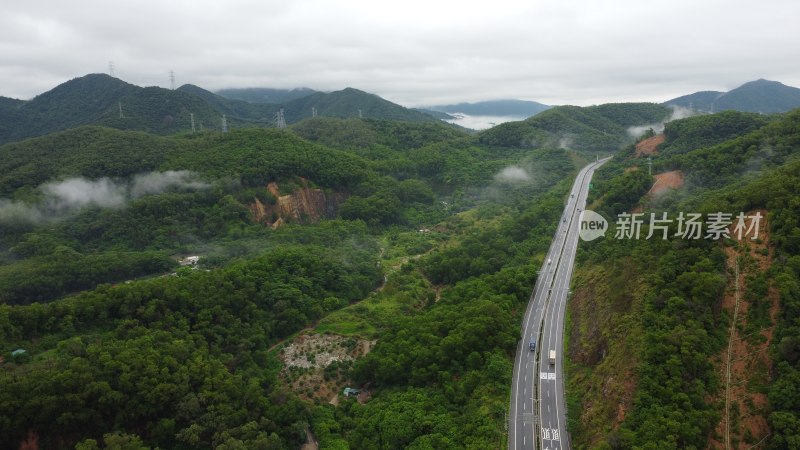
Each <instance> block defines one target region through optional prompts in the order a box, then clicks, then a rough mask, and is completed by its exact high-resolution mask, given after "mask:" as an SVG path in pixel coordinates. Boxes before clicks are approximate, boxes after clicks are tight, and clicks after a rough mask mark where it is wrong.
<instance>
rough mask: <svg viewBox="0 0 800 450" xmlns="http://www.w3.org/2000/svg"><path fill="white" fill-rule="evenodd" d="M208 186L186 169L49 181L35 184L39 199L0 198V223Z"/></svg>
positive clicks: (55, 216) (37, 219)
mask: <svg viewBox="0 0 800 450" xmlns="http://www.w3.org/2000/svg"><path fill="white" fill-rule="evenodd" d="M208 187H210V185H209V184H208V183H205V182H202V181H200V180H199V179H198V178H197V175H196V174H195V173H194V172H190V171H186V170H181V171H166V172H149V173H145V174H139V175H135V176H134V177H133V178H132V179H131V180H129V181H125V180H122V181H115V180H113V179H110V178H107V177H103V178H100V179H97V180H90V179H87V178H83V177H75V178H68V179H66V180H62V181H50V182H47V183H45V184H42V185H41V186H39V187H38V188H37V190H38V191H39V192H40V193H41V194H42V197H43V198H42V200H41V201H39V202H38V203H28V202H22V201H14V200H9V199H2V198H0V223H10V222H30V223H41V222H45V221H48V220H58V219H61V218H63V217H65V216H67V215H70V214H73V213H76V212H78V211H80V210H81V209H83V208H86V207H98V208H122V207H124V206H125V205H126V204H127V203H128V202H129V201H131V200H133V199H137V198H140V197H143V196H146V195H154V194H160V193H162V192H166V191H170V190H199V189H205V188H208Z"/></svg>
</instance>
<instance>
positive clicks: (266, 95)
mask: <svg viewBox="0 0 800 450" xmlns="http://www.w3.org/2000/svg"><path fill="white" fill-rule="evenodd" d="M316 92H317V91H315V90H314V89H309V88H305V87H302V88H295V89H271V88H243V89H220V90H218V91H217V92H216V94H217V95H220V96H222V97H225V98H228V99H231V100H241V101H245V102H249V103H274V104H277V103H284V102H288V101H292V100H296V99H298V98H301V97H306V96H309V95H311V94H314V93H316Z"/></svg>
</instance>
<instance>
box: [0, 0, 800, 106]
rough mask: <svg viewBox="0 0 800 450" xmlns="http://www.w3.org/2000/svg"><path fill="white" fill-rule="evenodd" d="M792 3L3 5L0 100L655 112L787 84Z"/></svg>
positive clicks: (792, 73) (795, 67) (196, 0)
mask: <svg viewBox="0 0 800 450" xmlns="http://www.w3.org/2000/svg"><path fill="white" fill-rule="evenodd" d="M798 19H800V1H797V0H763V1H754V0H748V1H741V0H725V1H722V0H720V1H717V0H669V1H664V0H651V1H647V0H607V1H597V0H527V1H512V0H490V1H480V2H475V1H471V0H452V1H451V0H403V1H392V2H389V1H381V0H364V1H361V0H346V1H336V0H328V1H326V0H284V1H274V0H230V1H222V0H218V1H215V2H209V1H205V0H192V1H171V0H158V1H154V0H153V1H151V0H136V1H133V0H130V1H119V0H70V1H64V0H22V1H14V0H5V1H3V4H2V13H0V95H1V96H6V97H12V98H20V99H30V98H32V97H34V96H35V95H37V94H40V93H42V92H45V91H47V90H49V89H52V88H53V87H55V86H57V85H58V84H60V83H63V82H65V81H67V80H69V79H72V78H75V77H79V76H83V75H86V74H88V73H98V72H101V73H109V62H113V68H114V75H115V76H117V77H118V78H121V79H123V80H125V81H127V82H129V83H133V84H136V85H139V86H153V85H156V86H162V87H169V86H170V76H169V73H170V70H172V71H174V74H175V82H176V84H177V85H181V84H184V83H191V84H195V85H198V86H201V87H203V88H206V89H209V90H216V89H220V88H226V87H276V88H292V87H301V86H304V87H310V88H313V89H318V90H325V91H331V90H338V89H342V88H345V87H348V86H351V87H355V88H358V89H362V90H365V91H368V92H372V93H375V94H378V95H380V96H382V97H384V98H386V99H389V100H391V101H394V102H397V103H400V104H402V105H405V106H424V105H433V104H444V103H455V102H461V101H470V102H472V101H479V100H488V99H500V98H520V99H526V100H536V101H540V102H543V103H547V104H576V105H590V104H599V103H606V102H619V101H665V100H668V99H670V98H673V97H676V96H678V95H683V94H687V93H691V92H695V91H699V90H728V89H731V88H734V87H736V86H738V85H740V84H742V83H744V82H746V81H751V80H754V79H758V78H766V79H771V80H776V81H781V82H783V83H785V84H788V85H792V86H800V63H798V61H800V25H798Z"/></svg>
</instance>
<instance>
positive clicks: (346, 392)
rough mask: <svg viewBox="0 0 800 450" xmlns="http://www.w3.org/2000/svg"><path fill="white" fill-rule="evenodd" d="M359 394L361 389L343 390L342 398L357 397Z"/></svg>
mask: <svg viewBox="0 0 800 450" xmlns="http://www.w3.org/2000/svg"><path fill="white" fill-rule="evenodd" d="M360 393H361V389H354V388H349V387H348V388H344V396H345V397H358V394H360Z"/></svg>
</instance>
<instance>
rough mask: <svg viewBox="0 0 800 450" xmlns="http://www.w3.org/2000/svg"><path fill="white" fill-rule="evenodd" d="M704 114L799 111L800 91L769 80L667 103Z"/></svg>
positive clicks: (679, 98) (667, 103)
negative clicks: (734, 111) (729, 111)
mask: <svg viewBox="0 0 800 450" xmlns="http://www.w3.org/2000/svg"><path fill="white" fill-rule="evenodd" d="M664 104H665V105H676V106H682V107H684V108H691V109H694V110H697V111H702V112H718V111H725V110H736V111H743V112H753V113H761V114H771V113H780V112H786V111H789V110H791V109H794V108H800V89H798V88H796V87H792V86H786V85H785V84H783V83H779V82H777V81H769V80H763V79H761V80H756V81H750V82H748V83H745V84H743V85H741V86H739V87H737V88H735V89H732V90H730V91H728V92H718V91H702V92H695V93H694V94H689V95H684V96H682V97H678V98H674V99H672V100H668V101H666V102H664Z"/></svg>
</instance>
